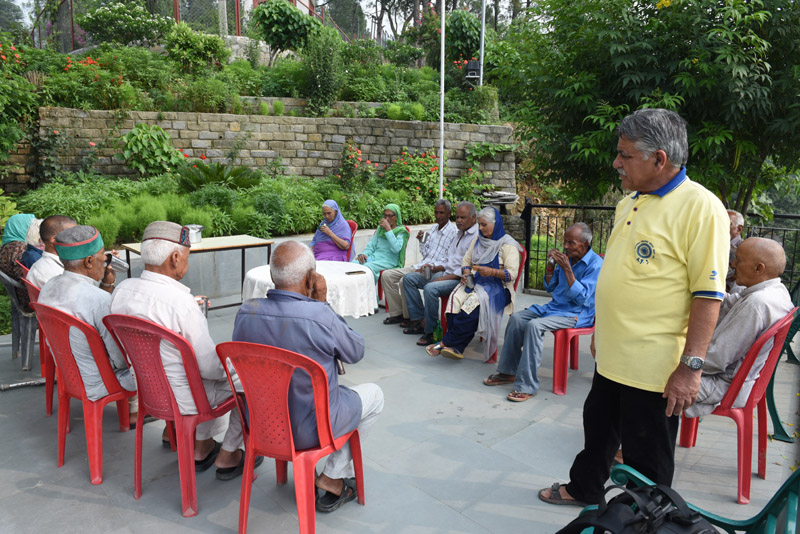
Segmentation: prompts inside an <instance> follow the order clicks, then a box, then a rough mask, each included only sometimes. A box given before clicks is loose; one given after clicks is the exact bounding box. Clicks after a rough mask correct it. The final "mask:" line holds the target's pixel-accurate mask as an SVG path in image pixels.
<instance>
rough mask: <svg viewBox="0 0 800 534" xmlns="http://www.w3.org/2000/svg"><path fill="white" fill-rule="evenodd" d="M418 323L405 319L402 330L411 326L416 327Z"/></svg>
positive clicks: (401, 325)
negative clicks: (415, 324)
mask: <svg viewBox="0 0 800 534" xmlns="http://www.w3.org/2000/svg"><path fill="white" fill-rule="evenodd" d="M414 323H416V321H412V320H411V319H403V322H401V323H400V328H408V327H409V326H414Z"/></svg>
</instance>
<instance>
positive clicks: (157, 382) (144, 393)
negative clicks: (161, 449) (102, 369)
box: [103, 314, 234, 517]
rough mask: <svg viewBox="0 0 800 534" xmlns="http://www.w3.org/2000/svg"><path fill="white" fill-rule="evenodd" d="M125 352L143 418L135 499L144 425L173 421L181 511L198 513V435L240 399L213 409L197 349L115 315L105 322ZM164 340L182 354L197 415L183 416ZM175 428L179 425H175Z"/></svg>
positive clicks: (139, 424)
mask: <svg viewBox="0 0 800 534" xmlns="http://www.w3.org/2000/svg"><path fill="white" fill-rule="evenodd" d="M103 323H105V325H106V327H108V329H109V331H110V332H111V334H112V335H113V336H114V340H115V341H116V342H117V345H119V348H120V350H121V351H122V353H123V354H125V357H126V358H127V359H128V361H129V362H131V363H132V364H133V369H134V371H135V373H136V384H137V387H138V389H139V416H138V418H137V420H136V452H135V457H134V490H133V497H134V498H135V499H138V498H139V497H141V496H142V426H143V423H144V417H145V415H148V414H149V415H152V416H154V417H157V418H159V419H163V420H165V421H167V426H168V428H169V432H170V442H171V444H172V445H173V450H174V446H175V441H176V436H175V433H177V449H178V472H179V474H180V481H181V509H182V513H183V516H184V517H192V516H195V515H197V488H196V484H195V473H194V432H195V428H196V427H197V425H198V424H200V423H202V422H204V421H209V420H211V419H216V418H217V417H221V416H223V415H225V414H226V413H228V412H229V411H230V410H231V409H233V405H234V399H233V396H231V398H229V399H226V400H225V401H224V402H222V403H221V404H220V405H219V406H217V407H215V408H212V407H211V406H210V405H209V403H208V397H206V392H205V389H204V388H203V380H202V378H201V377H200V370H199V369H198V367H197V360H196V359H195V355H194V350H193V349H192V346H191V345H190V344H189V342H188V341H186V339H184V338H183V337H181V336H179V335H178V334H176V333H175V332H173V331H171V330H169V329H167V328H164V327H163V326H160V325H157V324H155V323H152V322H150V321H147V320H144V319H140V318H138V317H131V316H128V315H119V314H111V315H107V316H106V317H104V318H103ZM162 341H165V342H167V343H170V344H172V345H174V346H175V347H176V348H177V349H178V350H179V351H180V354H181V359H182V361H183V367H184V370H185V371H186V378H187V379H188V381H189V389H190V390H191V392H192V397H193V398H194V404H195V406H196V407H197V413H196V414H193V415H181V413H180V410H179V409H178V402H177V401H176V400H175V395H174V394H173V393H172V388H171V387H170V385H169V382H168V380H167V375H166V373H165V372H164V365H163V364H162V362H161V350H160V348H159V347H160V344H161V342H162ZM173 424H174V427H173Z"/></svg>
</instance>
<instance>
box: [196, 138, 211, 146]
mask: <svg viewBox="0 0 800 534" xmlns="http://www.w3.org/2000/svg"><path fill="white" fill-rule="evenodd" d="M192 148H211V141H206V140H202V139H192Z"/></svg>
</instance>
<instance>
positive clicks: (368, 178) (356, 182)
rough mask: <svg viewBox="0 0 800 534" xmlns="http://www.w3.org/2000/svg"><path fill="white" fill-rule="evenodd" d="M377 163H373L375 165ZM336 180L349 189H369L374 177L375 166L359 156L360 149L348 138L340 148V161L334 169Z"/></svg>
mask: <svg viewBox="0 0 800 534" xmlns="http://www.w3.org/2000/svg"><path fill="white" fill-rule="evenodd" d="M377 165H378V164H377V163H375V164H374V166H375V167H377ZM335 176H336V182H337V183H339V184H341V186H342V187H343V188H345V189H346V190H350V191H356V190H362V191H363V190H366V189H370V188H371V187H372V185H373V183H372V182H373V179H374V177H375V168H374V167H373V163H372V162H371V161H369V160H364V159H363V158H362V157H361V149H360V148H358V146H357V145H356V144H355V143H354V142H353V140H352V139H348V140H347V141H346V142H345V144H344V147H343V148H342V161H341V163H340V164H339V169H338V170H337V171H336V175H335Z"/></svg>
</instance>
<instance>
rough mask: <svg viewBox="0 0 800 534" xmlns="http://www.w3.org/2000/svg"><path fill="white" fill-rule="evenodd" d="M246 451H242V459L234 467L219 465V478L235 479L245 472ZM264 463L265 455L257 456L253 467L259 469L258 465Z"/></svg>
mask: <svg viewBox="0 0 800 534" xmlns="http://www.w3.org/2000/svg"><path fill="white" fill-rule="evenodd" d="M244 455H245V453H244V451H242V459H241V460H239V465H235V466H233V467H218V468H217V480H233V479H234V478H236V477H239V476H241V475H242V473H243V472H244ZM262 463H264V457H263V456H256V459H255V461H254V462H253V469H254V470H255V469H258V466H259V465H261V464H262Z"/></svg>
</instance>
